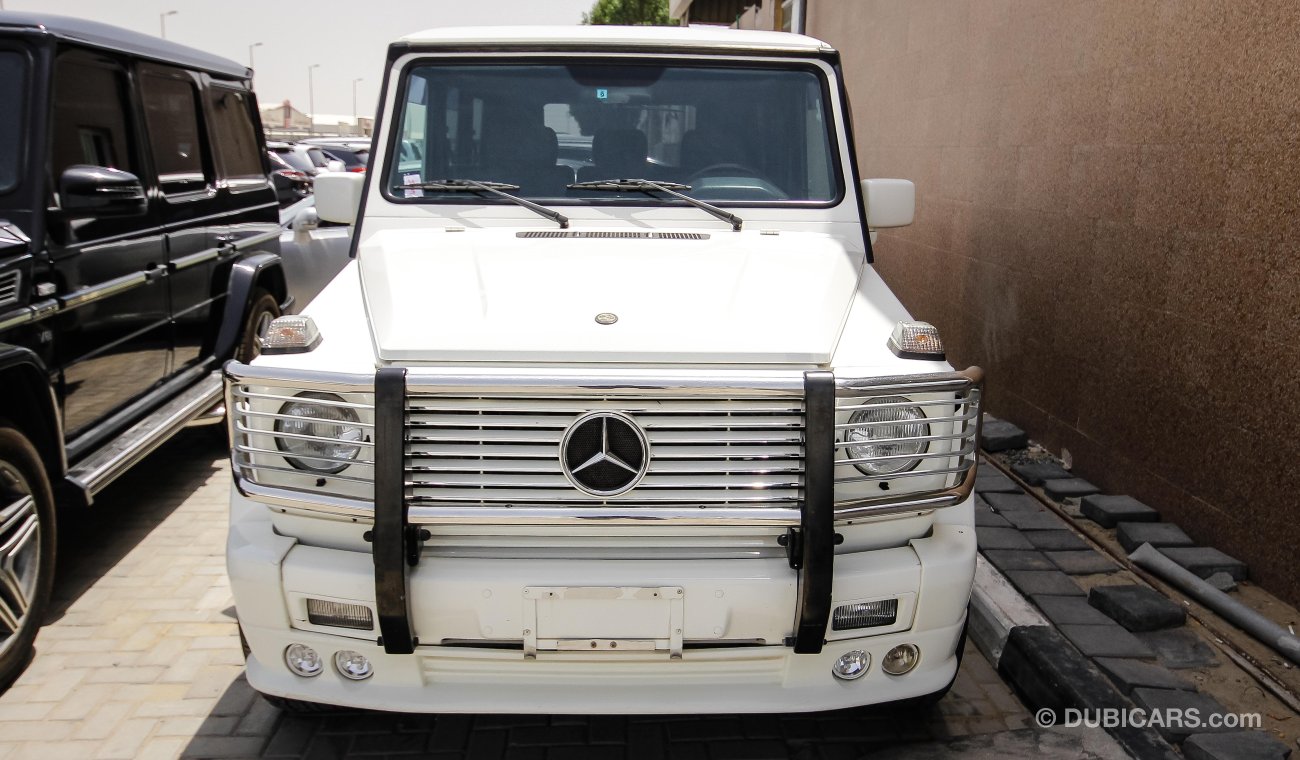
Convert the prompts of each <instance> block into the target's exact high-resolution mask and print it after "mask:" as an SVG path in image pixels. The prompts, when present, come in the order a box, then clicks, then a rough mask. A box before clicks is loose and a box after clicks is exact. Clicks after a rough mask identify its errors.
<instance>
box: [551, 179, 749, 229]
mask: <svg viewBox="0 0 1300 760" xmlns="http://www.w3.org/2000/svg"><path fill="white" fill-rule="evenodd" d="M567 187H568V188H569V189H570V190H612V191H620V190H640V191H642V192H646V191H649V190H658V191H659V192H661V193H668V194H669V195H671V196H673V197H674V198H681V199H682V200H684V201H686V202H687V203H689V204H691V205H692V206H695V207H696V208H698V209H700V210H702V211H705V212H708V213H710V214H712V215H714V216H716V217H717V218H719V219H721V220H722V221H724V222H730V223H731V229H732V230H733V231H734V232H740V225H742V224H744V223H745V221H744V220H743V219H741V218H740V217H738V216H736V215H735V214H733V213H731V212H730V211H724V210H722V209H720V208H718V207H717V206H715V205H713V204H712V203H705V202H704V201H702V200H700V199H698V198H692V197H691V196H689V195H685V194H683V193H679V192H677V191H678V190H690V189H691V186H690V185H683V184H682V183H680V182H657V181H655V180H649V179H601V180H593V181H590V182H575V183H573V184H572V185H567Z"/></svg>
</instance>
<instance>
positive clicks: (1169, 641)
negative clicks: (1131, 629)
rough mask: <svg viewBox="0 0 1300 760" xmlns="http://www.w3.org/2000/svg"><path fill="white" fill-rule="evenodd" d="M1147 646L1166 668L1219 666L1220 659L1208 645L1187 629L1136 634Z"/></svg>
mask: <svg viewBox="0 0 1300 760" xmlns="http://www.w3.org/2000/svg"><path fill="white" fill-rule="evenodd" d="M1135 635H1136V636H1137V637H1138V638H1139V639H1141V640H1142V642H1143V643H1145V644H1146V645H1147V646H1149V647H1151V649H1153V650H1155V653H1156V657H1158V658H1159V659H1160V664H1162V665H1164V666H1165V667H1166V668H1173V669H1175V670H1181V669H1184V668H1212V667H1215V666H1216V665H1218V664H1219V658H1218V656H1217V655H1215V653H1214V650H1213V649H1211V648H1210V646H1209V645H1208V644H1206V643H1205V642H1204V641H1202V640H1201V638H1200V637H1199V636H1197V635H1196V634H1195V633H1192V632H1191V631H1189V630H1187V629H1186V628H1171V629H1169V630H1167V631H1145V632H1142V633H1138V634H1135Z"/></svg>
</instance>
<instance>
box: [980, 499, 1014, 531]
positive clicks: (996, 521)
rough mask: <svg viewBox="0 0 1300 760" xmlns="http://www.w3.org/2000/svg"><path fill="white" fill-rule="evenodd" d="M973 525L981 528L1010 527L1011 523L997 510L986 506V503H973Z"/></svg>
mask: <svg viewBox="0 0 1300 760" xmlns="http://www.w3.org/2000/svg"><path fill="white" fill-rule="evenodd" d="M975 525H976V527H981V528H1010V527H1011V523H1009V522H1007V519H1006V518H1005V517H1003V516H1002V515H999V514H998V513H997V512H994V511H993V510H991V509H989V508H988V505H987V504H980V503H979V502H976V504H975Z"/></svg>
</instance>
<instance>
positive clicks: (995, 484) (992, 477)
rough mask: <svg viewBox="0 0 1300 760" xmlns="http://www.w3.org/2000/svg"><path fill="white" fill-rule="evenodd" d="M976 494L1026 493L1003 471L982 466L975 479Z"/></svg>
mask: <svg viewBox="0 0 1300 760" xmlns="http://www.w3.org/2000/svg"><path fill="white" fill-rule="evenodd" d="M975 492H976V493H1024V491H1023V490H1022V489H1021V488H1020V486H1018V485H1016V482H1015V481H1014V480H1012V479H1011V478H1008V477H1007V476H1006V475H1005V474H1004V473H1003V472H1002V471H1001V470H997V469H994V468H993V467H991V466H988V465H985V466H981V467H980V470H979V474H978V475H977V476H976V477H975Z"/></svg>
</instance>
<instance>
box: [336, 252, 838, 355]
mask: <svg viewBox="0 0 1300 760" xmlns="http://www.w3.org/2000/svg"><path fill="white" fill-rule="evenodd" d="M556 232H558V231H556ZM664 232H665V231H656V232H655V233H652V234H656V235H663V234H664ZM522 234H523V233H520V234H517V233H516V230H510V229H474V230H467V231H444V230H441V229H419V230H400V229H399V230H382V231H379V232H376V233H374V234H373V235H371V236H370V237H369V238H367V239H366V240H365V242H364V243H363V244H362V245H361V248H360V250H359V252H358V260H359V261H358V263H359V265H360V274H361V284H362V289H363V294H364V298H365V303H366V308H367V310H368V311H369V316H370V326H371V330H372V331H373V338H374V343H375V350H376V353H377V354H378V357H379V359H380V360H381V361H389V362H478V361H484V362H566V363H567V362H624V363H642V362H645V363H674V362H678V363H695V364H698V363H710V364H716V363H763V364H781V363H794V364H826V363H828V362H829V361H830V360H831V356H832V354H833V353H834V351H835V346H836V342H837V341H838V339H839V335H840V330H841V328H842V327H843V324H844V320H845V316H846V313H847V311H848V308H849V305H850V304H851V302H852V300H853V296H854V292H855V290H856V288H857V285H858V278H859V277H860V276H861V274H862V267H863V257H862V255H861V254H857V253H852V252H849V251H846V250H845V249H844V247H843V246H841V245H840V244H839V243H838V242H837V241H836V240H834V239H833V238H832V237H830V236H828V235H822V234H811V233H798V232H793V233H792V232H781V233H779V234H762V233H759V232H749V231H746V232H729V231H728V232H714V233H709V236H708V239H706V240H690V239H669V238H664V237H654V238H648V239H647V238H640V239H623V238H608V237H602V238H594V237H587V238H572V237H569V238H551V237H541V238H529V237H522V236H521V235H522ZM534 234H535V233H534ZM598 314H602V315H603V314H613V315H616V316H617V322H615V323H613V324H609V325H605V324H599V323H598V322H597V321H596V316H597V315H598Z"/></svg>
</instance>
